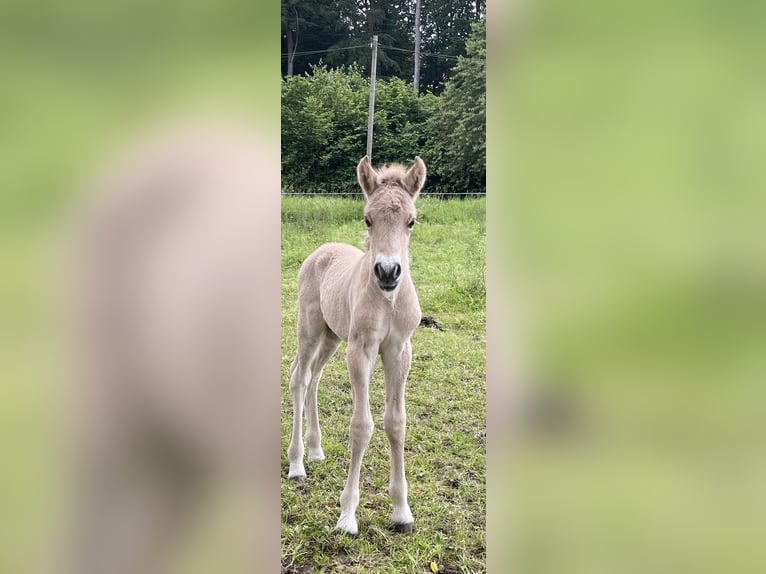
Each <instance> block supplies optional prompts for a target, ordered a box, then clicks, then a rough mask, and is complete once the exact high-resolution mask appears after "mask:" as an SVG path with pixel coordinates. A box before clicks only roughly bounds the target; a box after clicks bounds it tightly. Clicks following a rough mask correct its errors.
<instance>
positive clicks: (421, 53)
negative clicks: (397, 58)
mask: <svg viewBox="0 0 766 574" xmlns="http://www.w3.org/2000/svg"><path fill="white" fill-rule="evenodd" d="M378 47H379V48H386V49H387V50H397V51H399V52H407V53H408V54H414V53H415V50H407V49H406V48H396V47H395V46H384V45H383V44H378ZM420 55H421V57H422V56H426V57H429V58H444V59H446V60H458V59H459V58H460V57H459V56H450V55H448V54H430V53H428V52H420Z"/></svg>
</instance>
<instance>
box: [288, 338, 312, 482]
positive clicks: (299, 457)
mask: <svg viewBox="0 0 766 574" xmlns="http://www.w3.org/2000/svg"><path fill="white" fill-rule="evenodd" d="M315 352H316V342H315V341H312V340H311V338H309V337H308V336H306V335H303V334H301V333H299V334H298V352H297V353H296V355H295V359H294V360H293V364H292V366H291V367H290V394H291V396H292V400H293V433H292V436H291V438H290V446H289V447H288V449H287V458H288V460H289V461H290V470H289V472H288V474H287V478H292V479H295V480H298V481H302V480H303V479H304V478H306V469H305V468H304V466H303V404H304V401H305V399H306V387H307V386H308V382H309V378H310V377H311V368H310V367H311V359H312V358H313V356H314V353H315Z"/></svg>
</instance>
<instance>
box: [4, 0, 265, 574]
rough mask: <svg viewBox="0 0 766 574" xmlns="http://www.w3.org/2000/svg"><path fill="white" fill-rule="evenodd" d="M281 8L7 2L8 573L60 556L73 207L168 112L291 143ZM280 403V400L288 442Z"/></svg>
mask: <svg viewBox="0 0 766 574" xmlns="http://www.w3.org/2000/svg"><path fill="white" fill-rule="evenodd" d="M278 11H279V7H278V4H277V3H276V2H267V3H262V2H258V3H253V2H238V1H225V2H213V1H205V0H203V1H200V2H178V1H174V0H171V1H170V2H161V3H157V2H148V1H143V0H139V1H137V2H106V3H104V2H98V1H94V0H73V1H72V2H65V3H61V2H55V1H52V0H42V1H41V2H33V3H29V2H23V1H20V0H4V1H3V2H2V3H0V77H2V80H1V81H0V85H1V86H2V87H1V88H0V261H2V271H0V379H2V382H0V452H2V456H3V461H2V464H0V509H2V510H1V512H2V516H3V518H2V520H1V521H0V522H1V524H0V571H1V572H19V573H20V572H32V571H37V568H38V567H40V566H41V564H42V563H44V562H45V556H44V554H45V552H46V551H47V550H49V548H48V547H49V544H48V539H49V538H50V537H51V536H52V532H53V530H55V520H54V518H55V517H56V516H57V514H58V510H59V506H60V504H61V499H60V494H61V492H60V486H61V481H62V478H63V477H62V466H61V463H62V460H61V452H60V450H59V447H60V440H59V439H60V438H61V437H60V432H61V428H62V426H61V423H62V418H63V415H62V409H61V407H62V404H64V403H65V402H66V400H67V399H68V390H67V386H66V385H67V383H69V382H70V381H68V380H67V366H68V365H67V359H68V357H66V356H64V354H65V353H64V349H66V348H67V345H68V344H69V340H68V338H69V337H70V335H71V334H70V333H68V332H67V331H66V330H65V327H64V324H65V323H64V320H63V319H64V315H65V308H64V306H63V301H64V300H65V296H64V293H63V292H62V288H63V287H62V277H63V276H64V274H65V272H66V269H63V268H62V267H63V265H64V261H65V257H66V256H67V255H69V253H70V251H69V250H70V249H71V245H70V244H68V243H67V241H69V239H70V238H69V237H68V235H67V234H68V233H69V231H70V229H69V227H70V226H71V216H72V214H74V213H76V212H77V210H78V209H79V207H80V205H81V203H82V202H81V201H80V199H81V197H82V196H83V194H85V193H86V189H87V187H88V184H89V183H90V182H91V181H92V180H93V179H94V178H95V177H97V176H99V175H101V173H102V172H103V171H104V170H105V169H106V167H107V165H108V164H109V163H110V162H112V160H113V159H114V156H115V155H119V154H120V152H121V151H122V148H124V147H126V146H128V145H129V143H132V142H133V140H134V139H135V138H140V137H143V136H145V135H146V134H147V133H151V132H152V131H154V130H156V129H158V128H159V127H161V126H162V125H164V124H166V123H168V122H171V123H172V122H175V121H177V120H181V119H183V118H188V117H192V118H195V117H196V118H198V117H200V116H210V117H221V116H225V117H231V118H237V120H238V121H241V122H242V123H245V124H249V126H248V127H253V128H254V129H255V130H258V131H260V132H261V133H263V134H265V137H267V138H269V141H273V143H274V146H278V145H279V139H278V138H279V131H278V127H279V120H278V118H279V31H278V25H279V24H278ZM275 149H277V148H275ZM274 169H275V173H277V174H278V171H276V170H278V166H277V165H275V166H274ZM273 191H274V201H273V203H274V206H275V208H276V209H275V210H274V211H273V213H274V217H275V218H278V217H279V212H278V193H279V192H278V189H277V187H275V188H274V190H273ZM274 239H276V237H275V238H274ZM275 258H278V254H276V253H275ZM276 261H278V259H276ZM274 281H275V285H277V284H278V283H276V282H278V281H279V279H278V277H275V278H274ZM274 336H275V337H278V333H274ZM278 364H279V359H278V358H276V357H275V365H276V366H277V368H278ZM276 396H277V395H276V393H275V397H276ZM276 400H277V401H278V398H277V399H276ZM278 413H279V409H278V402H277V403H275V408H274V415H273V416H274V425H273V428H274V436H273V441H274V444H278V441H279V436H278V434H279V431H278V429H279V422H278ZM266 416H268V415H266ZM278 464H279V461H278V459H277V460H275V462H274V465H275V468H277V467H278ZM275 479H276V476H275ZM275 487H276V488H278V484H277V483H276V482H275ZM276 492H278V491H276ZM275 516H276V517H278V514H277V515H275ZM276 519H277V520H278V518H276ZM275 528H276V525H275ZM275 540H276V536H275ZM278 559H279V556H278V549H277V548H275V550H274V559H273V562H274V564H275V566H276V563H277V561H278Z"/></svg>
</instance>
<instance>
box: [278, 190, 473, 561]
mask: <svg viewBox="0 0 766 574" xmlns="http://www.w3.org/2000/svg"><path fill="white" fill-rule="evenodd" d="M362 208H363V203H362V201H360V200H356V199H348V198H346V199H337V198H321V197H317V198H299V197H286V198H284V199H283V202H282V390H283V392H282V397H283V398H282V472H283V476H284V477H286V476H287V467H288V464H287V458H286V449H287V445H288V444H289V440H290V429H291V421H292V407H291V402H290V394H289V390H288V383H289V368H290V363H291V361H292V359H293V356H294V353H295V349H296V336H295V322H296V317H297V273H298V268H299V266H300V264H301V262H302V261H303V259H305V257H306V256H307V255H308V254H309V253H311V251H313V250H314V249H315V248H316V247H318V246H319V245H320V244H321V243H323V242H326V241H344V242H348V243H351V244H354V245H357V246H360V245H361V242H362V240H363V238H364V233H365V228H364V223H363V221H362ZM418 220H419V221H420V225H417V226H416V227H415V230H414V231H413V234H412V239H411V242H410V257H411V272H412V276H413V280H414V282H415V286H416V288H417V290H418V294H419V297H420V303H421V308H422V312H423V315H424V316H432V317H433V318H434V319H435V320H436V321H437V322H438V323H439V324H440V325H441V326H442V327H443V329H444V331H439V330H437V329H433V328H425V327H421V328H419V329H418V330H417V331H416V332H415V335H414V337H413V341H412V346H413V362H412V370H411V373H410V376H409V379H408V385H407V395H406V396H407V416H408V427H407V439H406V446H405V465H406V471H407V478H408V481H409V485H410V505H411V507H412V512H413V514H414V516H415V530H414V533H413V535H412V536H406V535H401V534H396V533H394V532H393V531H391V530H389V528H388V526H389V525H388V520H389V517H390V514H391V503H390V499H389V497H388V493H387V489H388V476H389V464H388V441H387V439H386V436H385V433H384V432H383V425H382V414H383V401H384V392H383V384H382V369H381V366H380V361H378V363H377V364H376V368H375V371H374V372H373V376H372V381H371V384H370V402H371V407H372V413H373V419H374V421H375V432H374V434H373V437H372V440H371V442H370V446H369V448H368V450H367V453H366V455H365V458H364V462H363V465H362V475H361V481H360V485H361V486H360V491H361V501H360V506H359V511H358V519H359V524H360V532H359V536H358V537H355V538H353V537H349V536H347V535H341V534H339V533H337V532H334V531H333V528H334V526H335V522H336V521H337V519H338V513H339V503H338V497H339V496H340V493H341V490H342V489H343V484H344V482H345V478H346V473H347V469H348V455H349V446H348V426H349V422H350V420H351V396H350V387H349V382H348V374H347V371H346V366H345V361H344V355H345V353H344V350H345V344H342V345H341V347H340V349H339V350H338V353H337V354H336V356H335V358H334V359H332V360H331V361H330V362H329V363H328V365H327V367H326V368H325V371H324V376H323V378H322V382H321V383H320V387H319V411H320V424H321V425H322V432H323V447H324V451H325V454H326V456H327V460H325V461H324V462H322V463H314V464H308V463H307V467H306V470H307V472H308V478H307V480H306V481H305V482H304V483H302V484H298V483H295V482H293V481H288V480H286V479H284V480H283V481H282V569H283V572H317V571H326V572H425V571H430V564H431V562H436V564H437V565H438V568H439V571H441V572H447V573H450V572H481V571H484V570H485V484H486V483H485V441H486V434H485V428H486V427H485V424H486V421H485V328H484V327H485V282H484V272H485V234H486V231H485V201H484V200H483V199H474V200H465V201H460V200H452V201H442V200H436V199H429V198H421V199H420V200H419V202H418Z"/></svg>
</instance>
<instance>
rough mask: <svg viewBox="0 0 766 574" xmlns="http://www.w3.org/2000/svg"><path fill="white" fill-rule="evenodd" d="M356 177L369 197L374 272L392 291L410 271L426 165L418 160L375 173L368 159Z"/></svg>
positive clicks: (367, 221)
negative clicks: (409, 253)
mask: <svg viewBox="0 0 766 574" xmlns="http://www.w3.org/2000/svg"><path fill="white" fill-rule="evenodd" d="M356 175H357V179H358V180H359V185H360V186H361V188H362V191H363V192H364V195H365V197H366V198H367V205H366V206H365V208H364V222H365V224H366V225H367V241H366V248H367V250H368V251H369V252H370V253H371V256H372V266H373V267H372V271H373V273H374V274H375V279H376V280H377V283H378V287H380V288H381V289H382V290H383V291H387V292H392V291H394V289H396V288H397V287H398V286H399V280H400V279H401V277H402V275H403V272H405V271H406V270H407V269H408V265H409V262H408V258H407V246H408V244H409V240H410V231H412V228H413V226H414V225H415V217H416V215H417V213H416V211H415V199H416V198H417V196H418V193H420V190H421V188H422V187H423V184H424V183H425V180H426V164H425V163H423V160H422V159H420V158H419V157H415V162H414V163H413V164H412V166H411V167H410V168H409V169H407V168H405V167H404V166H402V165H399V164H393V165H388V166H384V167H382V168H380V169H379V170H375V169H374V168H373V167H372V165H370V158H369V157H367V156H364V157H363V158H362V160H361V161H360V162H359V165H358V166H357V168H356Z"/></svg>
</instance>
